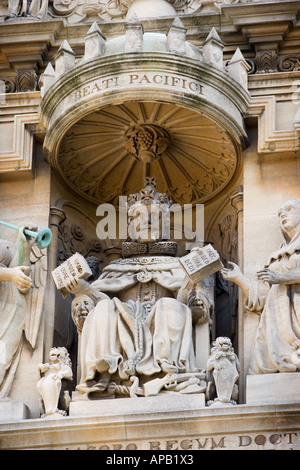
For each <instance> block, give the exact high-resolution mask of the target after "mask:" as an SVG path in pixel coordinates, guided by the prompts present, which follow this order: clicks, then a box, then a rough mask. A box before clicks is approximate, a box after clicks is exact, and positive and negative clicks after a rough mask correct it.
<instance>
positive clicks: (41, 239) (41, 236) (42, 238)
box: [0, 220, 52, 250]
mask: <svg viewBox="0 0 300 470" xmlns="http://www.w3.org/2000/svg"><path fill="white" fill-rule="evenodd" d="M0 224H1V225H4V226H5V227H8V228H12V229H13V230H17V231H19V230H20V228H21V227H18V226H17V225H13V224H9V223H8V222H3V221H2V220H0ZM24 233H25V235H28V236H29V237H32V238H36V244H37V246H38V247H39V248H40V249H41V250H42V249H43V248H47V246H49V245H50V243H51V240H52V232H51V230H50V228H47V227H46V228H42V230H40V231H39V232H38V233H37V232H33V231H32V230H29V229H27V228H25V229H24Z"/></svg>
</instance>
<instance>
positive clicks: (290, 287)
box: [221, 199, 300, 374]
mask: <svg viewBox="0 0 300 470" xmlns="http://www.w3.org/2000/svg"><path fill="white" fill-rule="evenodd" d="M278 217H279V224H280V228H281V231H282V233H283V236H284V239H285V240H284V242H283V244H282V245H281V247H280V248H279V249H278V250H277V251H276V252H275V253H273V254H272V255H271V257H270V259H269V261H268V263H267V264H266V266H265V267H264V269H262V270H261V271H259V272H258V273H257V279H248V278H247V277H246V276H244V275H243V274H242V273H241V271H240V268H239V267H238V266H237V265H236V264H235V263H229V264H230V267H229V268H224V269H222V271H221V272H222V275H223V278H224V279H225V280H227V281H232V282H235V283H236V284H237V285H238V286H239V287H240V288H241V289H242V290H243V292H244V294H245V296H246V298H247V304H246V306H247V309H248V311H249V312H255V313H260V314H261V318H260V323H259V326H258V329H257V333H256V338H255V343H254V347H253V352H252V356H251V362H250V366H249V374H267V373H276V372H296V371H298V370H299V368H300V363H299V360H298V355H299V350H300V322H299V315H300V304H299V299H300V297H299V295H300V294H299V283H300V254H299V253H300V199H291V200H288V201H287V202H285V203H284V204H283V205H282V207H281V208H280V209H279V211H278Z"/></svg>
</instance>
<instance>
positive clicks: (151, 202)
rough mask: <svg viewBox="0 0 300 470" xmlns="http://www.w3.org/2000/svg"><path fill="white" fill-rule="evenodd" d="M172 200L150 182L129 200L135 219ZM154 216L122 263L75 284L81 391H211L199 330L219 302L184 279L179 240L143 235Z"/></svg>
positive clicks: (125, 247)
mask: <svg viewBox="0 0 300 470" xmlns="http://www.w3.org/2000/svg"><path fill="white" fill-rule="evenodd" d="M169 203H170V201H168V198H167V197H166V195H165V194H160V193H158V192H157V191H156V181H155V180H154V179H152V178H150V179H148V180H147V184H146V188H145V189H144V190H142V191H141V192H140V193H138V194H136V195H132V196H131V197H129V205H130V210H129V214H132V213H133V208H138V207H140V206H141V205H143V207H146V208H147V210H148V211H149V213H150V209H151V207H152V208H153V206H155V205H156V206H157V207H164V209H167V208H168V204H169ZM149 213H147V214H146V219H143V222H142V223H141V224H140V228H141V230H140V232H139V237H140V238H138V239H137V238H136V239H134V238H133V233H134V230H129V233H130V234H131V240H132V241H128V242H125V243H124V244H123V253H124V257H123V259H119V260H116V261H113V262H112V263H111V264H109V265H108V266H106V267H105V268H104V269H103V272H102V274H101V275H100V277H99V279H98V280H97V281H95V282H93V283H92V284H89V283H88V282H87V281H85V280H83V279H80V280H79V281H78V282H77V287H76V286H75V287H74V285H72V286H70V287H69V291H70V292H71V293H73V294H75V299H74V300H73V304H72V310H73V311H72V316H73V318H76V319H78V320H76V324H79V328H80V329H81V328H82V332H81V338H80V345H81V349H80V359H81V379H80V383H79V385H78V386H77V390H78V391H79V392H80V393H81V394H86V396H88V395H90V394H91V393H93V394H94V396H96V395H97V394H100V395H101V396H112V395H114V394H125V395H126V394H127V395H130V396H137V395H140V396H149V395H155V394H158V393H159V391H160V390H161V389H162V388H164V389H168V390H175V391H178V392H180V393H196V392H203V391H204V390H205V385H206V384H203V379H204V378H205V373H204V372H203V371H202V370H199V368H197V365H196V362H195V355H194V348H193V341H192V328H193V321H194V322H197V321H198V319H199V318H198V317H201V319H202V318H206V319H207V320H206V321H209V318H210V309H211V307H212V301H211V299H210V297H209V294H208V293H207V292H206V291H205V288H204V287H203V286H202V285H201V283H198V284H194V283H192V282H190V281H188V280H187V278H186V277H185V272H184V270H183V268H182V266H181V265H180V263H179V260H178V258H177V257H176V256H175V254H176V246H177V244H176V243H174V242H167V241H162V240H161V239H160V240H159V241H158V240H157V239H155V240H154V239H153V238H151V237H150V238H148V239H146V236H145V237H142V234H143V233H144V232H146V231H147V230H148V229H149V220H148V217H149ZM133 222H134V220H131V222H129V225H130V224H132V223H133ZM131 229H132V226H131ZM141 238H142V240H141ZM99 294H100V295H99ZM88 297H89V298H90V300H89V299H88ZM93 303H94V304H95V307H94V308H93ZM88 311H89V313H88V314H87V312H88ZM82 325H83V326H82Z"/></svg>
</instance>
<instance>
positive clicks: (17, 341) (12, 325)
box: [0, 224, 47, 399]
mask: <svg viewBox="0 0 300 470" xmlns="http://www.w3.org/2000/svg"><path fill="white" fill-rule="evenodd" d="M24 229H29V230H31V231H34V232H37V231H38V229H37V227H35V226H33V225H32V224H27V225H26V226H24V227H21V228H20V230H19V232H18V238H17V242H16V244H14V243H12V242H10V241H8V240H3V239H0V399H7V397H8V395H9V392H10V389H11V385H12V382H13V379H14V375H15V373H16V370H17V367H18V363H19V359H20V355H21V351H22V346H23V341H24V339H23V338H24V336H25V338H26V340H27V341H28V342H29V344H30V345H31V347H32V348H33V349H34V348H35V346H36V341H37V335H38V331H39V325H40V318H41V312H42V303H43V297H44V288H45V282H46V273H47V271H46V269H47V267H46V254H45V250H41V249H40V248H38V247H37V246H36V245H34V242H35V239H34V238H33V237H29V236H27V235H25V233H24ZM23 333H25V335H24V336H23Z"/></svg>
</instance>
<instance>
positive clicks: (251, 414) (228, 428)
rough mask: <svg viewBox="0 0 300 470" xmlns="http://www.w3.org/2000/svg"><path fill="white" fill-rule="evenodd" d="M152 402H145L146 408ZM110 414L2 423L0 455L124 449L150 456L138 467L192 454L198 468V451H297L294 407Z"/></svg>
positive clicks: (298, 420)
mask: <svg viewBox="0 0 300 470" xmlns="http://www.w3.org/2000/svg"><path fill="white" fill-rule="evenodd" d="M192 399H193V397H191V400H192ZM113 401H114V402H115V403H117V402H118V401H119V402H120V404H121V403H122V402H123V401H124V400H123V399H120V400H118V399H117V400H113ZM128 401H130V399H128ZM154 401H156V398H154V400H153V399H152V398H149V399H148V398H147V403H149V404H150V403H152V404H154ZM181 404H182V403H181ZM74 405H76V406H77V403H75V404H74ZM173 406H175V405H174V404H173ZM187 406H188V404H187V403H186V406H185V408H186V407H187ZM73 411H74V410H73ZM115 411H116V410H115ZM112 413H113V414H110V415H109V414H106V415H105V416H101V415H97V414H96V412H94V415H93V416H73V417H72V416H66V417H65V418H64V419H59V420H47V419H46V420H45V419H25V420H23V421H19V422H15V423H2V424H0V450H17V449H18V450H110V451H113V453H115V454H116V455H117V451H119V450H121V451H122V450H127V451H134V452H132V453H130V452H129V453H126V455H129V456H130V457H131V458H132V456H133V455H134V456H136V455H137V454H136V451H144V450H145V451H150V453H146V454H145V456H144V454H143V457H142V459H143V460H142V461H141V462H144V461H147V459H148V458H149V459H151V457H152V455H153V452H160V451H162V452H163V451H168V455H170V451H177V452H180V451H181V452H182V451H184V452H187V453H188V454H190V453H192V452H193V451H195V453H194V454H193V459H194V463H196V461H197V464H199V466H201V465H203V454H202V455H201V453H198V452H196V451H199V450H290V449H293V450H300V431H298V430H300V405H293V404H287V405H262V406H248V405H236V406H230V407H223V408H211V407H207V406H206V407H203V408H199V409H198V410H197V409H190V410H187V409H181V410H180V411H178V410H177V411H170V410H167V411H165V412H163V411H161V412H157V411H156V409H155V408H153V409H152V410H151V411H149V412H144V413H143V412H142V411H141V410H139V409H136V410H135V411H134V412H133V413H128V414H124V413H120V414H119V415H118V414H117V413H115V412H112ZM173 455H174V454H173ZM148 456H149V457H148ZM107 458H108V457H107V452H102V453H101V452H100V453H98V454H97V463H98V464H100V465H101V464H102V463H103V464H107V463H113V462H111V461H110V462H108V461H107ZM148 462H149V461H148ZM187 462H188V461H187ZM156 463H159V462H156ZM174 463H177V464H178V463H180V462H174ZM131 466H132V465H131Z"/></svg>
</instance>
